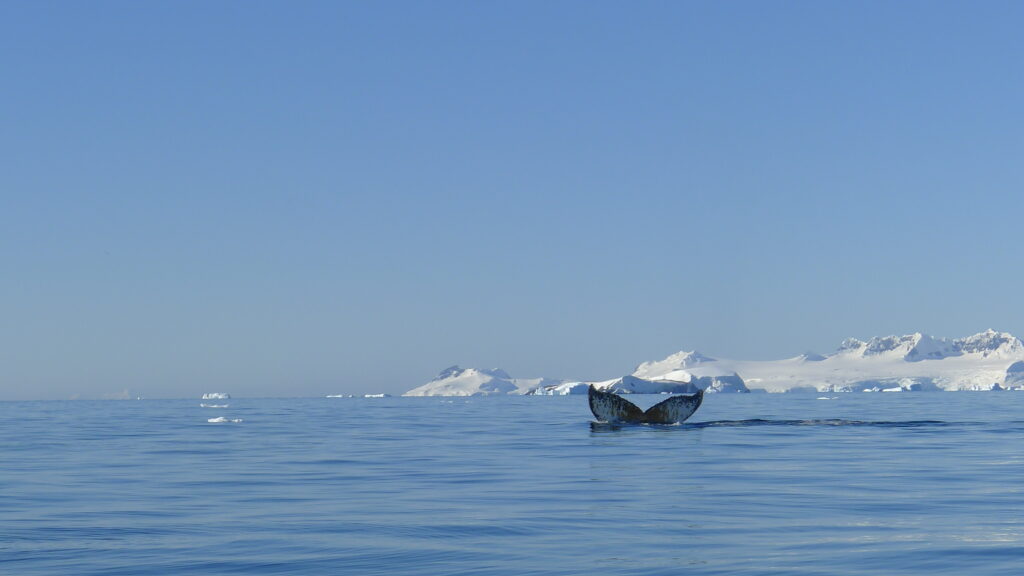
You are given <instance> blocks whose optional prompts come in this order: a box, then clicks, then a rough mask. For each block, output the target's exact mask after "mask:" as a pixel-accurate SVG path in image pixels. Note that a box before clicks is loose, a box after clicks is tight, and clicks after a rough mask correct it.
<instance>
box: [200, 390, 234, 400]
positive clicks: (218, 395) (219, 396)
mask: <svg viewBox="0 0 1024 576" xmlns="http://www.w3.org/2000/svg"><path fill="white" fill-rule="evenodd" d="M230 398H231V394H227V393H224V392H207V393H206V394H203V400H228V399H230Z"/></svg>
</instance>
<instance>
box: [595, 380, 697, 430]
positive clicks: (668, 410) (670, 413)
mask: <svg viewBox="0 0 1024 576" xmlns="http://www.w3.org/2000/svg"><path fill="white" fill-rule="evenodd" d="M587 399H588V400H589V403H590V411H591V412H593V413H594V417H595V418H597V419H598V420H599V421H601V422H609V423H615V424H676V423H678V422H682V421H684V420H686V419H687V418H689V417H690V416H693V413H694V412H696V411H697V408H700V404H701V402H703V401H704V391H703V390H698V391H697V393H696V394H690V395H688V396H686V395H680V396H673V397H671V398H669V399H667V400H663V401H661V402H658V403H657V404H655V405H654V406H651V407H650V408H648V409H647V410H641V409H640V408H639V407H637V405H636V404H633V403H632V402H630V401H629V400H626V399H625V398H623V397H621V396H619V395H618V394H613V393H611V392H604V391H601V390H598V389H597V388H594V385H593V384H591V385H590V386H589V387H588V388H587Z"/></svg>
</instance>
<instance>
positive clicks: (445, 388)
mask: <svg viewBox="0 0 1024 576" xmlns="http://www.w3.org/2000/svg"><path fill="white" fill-rule="evenodd" d="M590 384H593V385H594V386H596V387H597V388H600V389H603V390H608V391H611V392H616V393H619V394H666V393H667V394H675V393H684V394H685V393H692V392H696V391H697V390H698V389H700V390H705V391H706V392H709V393H721V392H823V393H830V392H922V391H940V390H948V391H954V390H1024V343H1022V342H1021V341H1020V339H1018V338H1017V337H1016V336H1013V335H1012V334H1010V333H1008V332H996V331H995V330H986V331H984V332H980V333H978V334H975V335H973V336H968V337H966V338H957V339H946V338H933V337H931V336H928V335H926V334H921V333H915V334H908V335H905V336H885V337H876V338H872V339H870V340H867V341H862V340H857V339H855V338H850V339H848V340H845V341H844V342H843V343H842V344H840V346H839V348H838V349H837V350H836V351H835V352H833V353H832V354H828V355H820V354H816V353H814V352H807V353H805V354H801V355H799V356H796V357H793V358H786V359H783V360H772V361H752V360H729V359H724V358H712V357H710V356H706V355H704V354H701V353H700V352H697V351H681V352H677V353H675V354H672V355H670V356H668V357H667V358H665V359H663V360H657V361H651V362H644V363H642V364H640V365H638V366H637V367H636V369H635V370H634V371H633V372H632V374H628V375H625V376H621V377H618V378H612V379H609V380H602V381H597V382H584V381H573V380H555V379H551V378H513V377H511V376H509V375H508V374H507V373H506V372H505V371H503V370H500V369H490V370H486V369H480V368H465V369H464V368H460V367H458V366H452V367H451V368H447V369H445V370H443V371H442V372H441V373H440V374H438V375H437V377H435V378H434V379H433V380H431V381H430V382H427V383H426V384H424V385H422V386H419V387H417V388H414V389H412V390H409V391H408V392H406V393H405V396H480V395H503V394H536V395H565V394H585V393H586V391H587V386H588V385H590Z"/></svg>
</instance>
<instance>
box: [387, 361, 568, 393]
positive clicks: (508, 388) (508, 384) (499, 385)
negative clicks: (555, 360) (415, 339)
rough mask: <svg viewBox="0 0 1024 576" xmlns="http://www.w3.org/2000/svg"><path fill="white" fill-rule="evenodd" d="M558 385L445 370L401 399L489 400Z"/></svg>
mask: <svg viewBox="0 0 1024 576" xmlns="http://www.w3.org/2000/svg"><path fill="white" fill-rule="evenodd" d="M559 383H561V381H559V380H550V379H548V378H512V377H511V376H509V375H508V374H507V373H506V372H505V371H504V370H500V369H497V368H494V369H491V370H481V369H478V368H465V369H463V368H459V367H458V366H452V367H450V368H445V369H444V370H442V371H441V373H440V374H438V375H437V376H436V377H435V378H434V379H433V380H431V381H430V382H427V383H426V384H424V385H423V386H420V387H419V388H414V389H412V390H409V391H408V392H406V393H405V394H404V396H490V395H495V394H526V393H528V392H530V391H532V390H535V389H537V388H540V387H543V386H552V385H556V384H559Z"/></svg>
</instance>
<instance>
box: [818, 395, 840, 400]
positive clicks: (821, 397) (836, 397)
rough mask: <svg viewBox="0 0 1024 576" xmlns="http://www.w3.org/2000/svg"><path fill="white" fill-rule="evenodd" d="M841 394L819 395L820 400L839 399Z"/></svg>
mask: <svg viewBox="0 0 1024 576" xmlns="http://www.w3.org/2000/svg"><path fill="white" fill-rule="evenodd" d="M838 399H839V396H818V400H838Z"/></svg>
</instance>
